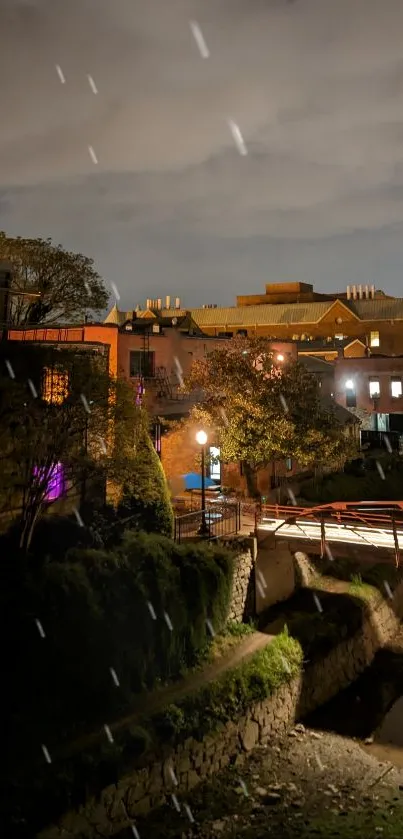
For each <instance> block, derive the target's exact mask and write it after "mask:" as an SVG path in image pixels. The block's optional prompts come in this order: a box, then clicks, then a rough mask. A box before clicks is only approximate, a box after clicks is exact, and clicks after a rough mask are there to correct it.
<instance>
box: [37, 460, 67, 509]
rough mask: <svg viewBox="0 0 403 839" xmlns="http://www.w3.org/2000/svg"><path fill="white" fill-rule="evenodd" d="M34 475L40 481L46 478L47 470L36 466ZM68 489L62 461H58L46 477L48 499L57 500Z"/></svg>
mask: <svg viewBox="0 0 403 839" xmlns="http://www.w3.org/2000/svg"><path fill="white" fill-rule="evenodd" d="M34 475H35V477H37V478H38V481H42V480H44V479H45V470H44V469H38V468H36V467H35V469H34ZM65 489H66V483H65V477H64V469H63V465H62V464H61V463H56V464H55V466H54V467H53V469H51V470H50V472H49V473H48V476H47V479H46V495H45V499H46V501H57V499H58V498H61V497H62V495H64V493H65Z"/></svg>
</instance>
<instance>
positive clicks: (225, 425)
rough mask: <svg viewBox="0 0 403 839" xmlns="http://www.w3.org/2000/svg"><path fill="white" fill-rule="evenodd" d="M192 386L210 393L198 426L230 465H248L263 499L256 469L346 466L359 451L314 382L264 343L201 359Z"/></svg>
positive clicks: (233, 346) (227, 348) (252, 486)
mask: <svg viewBox="0 0 403 839" xmlns="http://www.w3.org/2000/svg"><path fill="white" fill-rule="evenodd" d="M186 387H187V389H189V390H195V389H196V390H202V391H203V392H204V393H205V394H206V395H207V397H208V399H207V401H206V402H204V403H203V404H202V405H199V406H197V408H196V410H195V411H194V414H193V420H194V421H196V422H197V421H198V422H199V423H202V424H203V425H204V426H205V427H206V428H210V429H211V430H212V434H216V435H218V440H219V445H220V448H221V457H222V459H223V460H224V461H227V462H239V461H242V462H243V464H244V470H245V476H246V479H247V482H248V491H249V494H250V495H256V494H257V489H256V476H257V471H258V470H259V469H261V468H263V467H265V466H267V465H268V464H269V463H271V462H272V461H276V460H281V459H284V458H287V457H291V458H294V459H296V460H297V461H298V462H299V464H300V465H301V466H304V467H317V466H319V465H321V464H323V463H327V464H335V465H340V463H343V462H344V460H345V459H346V457H348V456H351V455H352V453H353V451H354V445H353V444H352V442H351V440H349V439H348V438H347V437H346V436H345V435H344V433H343V429H342V427H341V426H340V423H339V422H338V420H337V418H336V416H335V414H334V412H333V411H332V408H331V405H330V406H328V407H326V406H325V404H324V402H323V400H322V399H321V394H320V389H319V385H318V381H317V379H316V377H315V376H313V375H312V374H311V373H310V372H309V371H308V370H307V369H306V368H305V367H304V365H302V364H299V363H295V362H290V361H287V360H283V362H278V360H277V356H276V355H275V354H274V353H273V352H268V351H267V342H266V340H265V339H263V338H233V339H231V341H230V342H228V343H227V344H224V345H223V346H221V347H218V348H215V349H214V350H213V351H212V352H211V353H209V354H208V356H207V358H205V359H203V360H200V359H199V360H197V361H195V363H194V364H193V367H192V371H191V374H190V376H189V379H188V381H187V383H186Z"/></svg>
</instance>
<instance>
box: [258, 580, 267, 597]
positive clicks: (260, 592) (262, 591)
mask: <svg viewBox="0 0 403 839" xmlns="http://www.w3.org/2000/svg"><path fill="white" fill-rule="evenodd" d="M256 586H257V588H258V590H259V594H260V596H261V598H262V599H263V600H264V598H265V596H266V595H265V593H264V588H263V586H262V584H261V582H260V580H256Z"/></svg>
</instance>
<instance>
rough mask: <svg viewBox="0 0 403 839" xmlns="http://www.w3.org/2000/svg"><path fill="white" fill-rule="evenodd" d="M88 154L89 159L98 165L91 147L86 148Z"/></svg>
mask: <svg viewBox="0 0 403 839" xmlns="http://www.w3.org/2000/svg"><path fill="white" fill-rule="evenodd" d="M88 152H89V155H90V158H91V160H92V162H93V163H95V164H97V163H98V158H97V156H96V154H95V152H94V149H93V147H92V146H88Z"/></svg>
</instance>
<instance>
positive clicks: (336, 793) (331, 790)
mask: <svg viewBox="0 0 403 839" xmlns="http://www.w3.org/2000/svg"><path fill="white" fill-rule="evenodd" d="M327 788H328V789H330V792H331V793H333V795H340V792H339V790H338V789H337V787H335V786H333V784H328V785H327Z"/></svg>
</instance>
